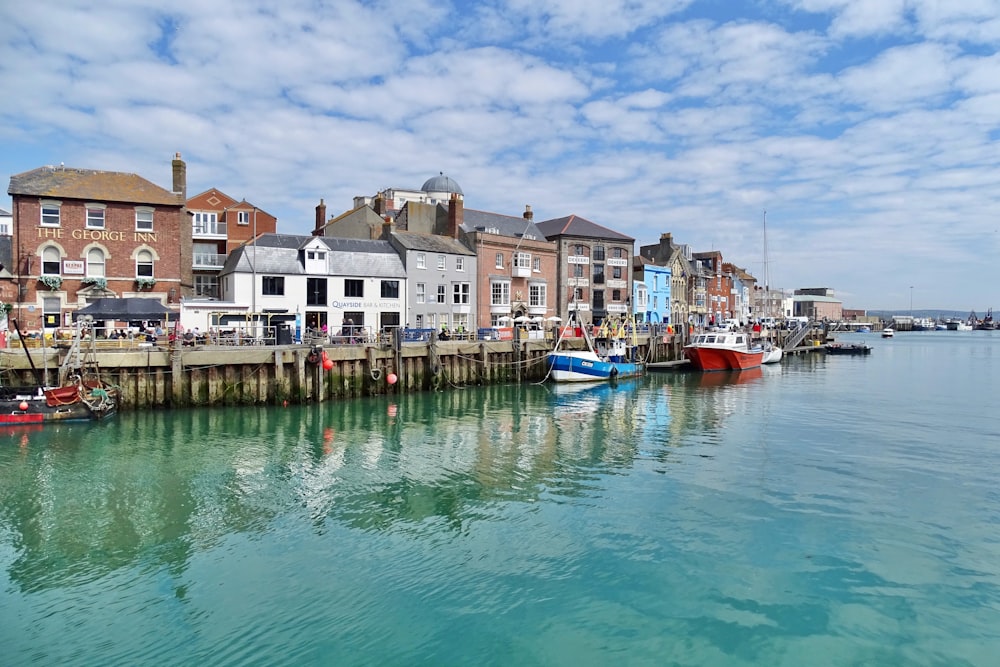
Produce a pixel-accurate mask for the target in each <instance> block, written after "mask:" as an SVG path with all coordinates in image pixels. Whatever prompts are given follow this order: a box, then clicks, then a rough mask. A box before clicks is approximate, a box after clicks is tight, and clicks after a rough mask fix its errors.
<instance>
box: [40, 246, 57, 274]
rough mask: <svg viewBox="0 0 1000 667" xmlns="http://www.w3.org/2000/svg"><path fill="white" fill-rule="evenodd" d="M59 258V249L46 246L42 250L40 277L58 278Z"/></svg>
mask: <svg viewBox="0 0 1000 667" xmlns="http://www.w3.org/2000/svg"><path fill="white" fill-rule="evenodd" d="M61 264H62V261H61V258H60V256H59V248H56V247H53V246H48V247H47V248H45V249H44V250H42V275H43V276H58V275H59V274H60V273H62V271H61Z"/></svg>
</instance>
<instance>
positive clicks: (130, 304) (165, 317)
mask: <svg viewBox="0 0 1000 667" xmlns="http://www.w3.org/2000/svg"><path fill="white" fill-rule="evenodd" d="M81 315H90V316H92V317H93V318H94V319H95V320H99V321H100V320H118V321H120V322H133V321H137V320H158V321H169V322H176V321H177V320H178V319H179V318H180V313H178V312H177V311H175V310H170V309H169V308H167V307H166V306H164V305H163V304H162V303H160V302H159V301H158V300H157V299H139V298H128V299H94V301H93V303H90V304H88V305H87V306H84V307H83V308H80V309H79V310H77V311H75V312H74V313H73V320H74V321H75V320H77V319H79V318H80V316H81Z"/></svg>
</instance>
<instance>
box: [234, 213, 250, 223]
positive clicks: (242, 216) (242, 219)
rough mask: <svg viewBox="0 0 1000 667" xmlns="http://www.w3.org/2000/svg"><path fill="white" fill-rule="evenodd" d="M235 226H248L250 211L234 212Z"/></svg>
mask: <svg viewBox="0 0 1000 667" xmlns="http://www.w3.org/2000/svg"><path fill="white" fill-rule="evenodd" d="M236 224H237V225H249V224H250V211H237V212H236Z"/></svg>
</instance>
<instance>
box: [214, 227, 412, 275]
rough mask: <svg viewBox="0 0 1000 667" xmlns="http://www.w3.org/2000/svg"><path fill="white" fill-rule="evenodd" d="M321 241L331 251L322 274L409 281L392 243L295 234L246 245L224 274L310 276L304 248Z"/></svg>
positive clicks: (232, 257)
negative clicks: (254, 271) (302, 251)
mask: <svg viewBox="0 0 1000 667" xmlns="http://www.w3.org/2000/svg"><path fill="white" fill-rule="evenodd" d="M316 241H319V243H320V244H321V245H325V246H326V247H327V248H328V249H329V252H328V253H327V255H326V264H327V269H326V273H325V274H322V275H329V276H362V277H373V278H405V277H406V269H405V268H404V267H403V262H402V260H401V259H400V257H399V253H397V252H396V251H395V249H394V248H393V247H392V245H391V244H390V243H389V242H388V241H367V240H362V239H341V238H329V237H325V236H298V235H293V234H261V236H260V237H258V239H257V242H256V243H251V244H246V245H242V246H240V247H239V248H237V249H236V250H234V251H233V252H231V253H229V257H228V258H226V263H225V265H224V266H223V267H222V271H221V272H220V275H227V274H230V273H250V272H252V271H253V270H254V267H256V272H257V273H268V274H274V275H306V271H305V267H304V265H303V257H302V253H301V252H300V251H301V249H302V248H304V247H306V246H308V245H310V244H312V243H314V242H316Z"/></svg>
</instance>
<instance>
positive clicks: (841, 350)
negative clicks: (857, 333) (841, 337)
mask: <svg viewBox="0 0 1000 667" xmlns="http://www.w3.org/2000/svg"><path fill="white" fill-rule="evenodd" d="M823 351H824V352H826V353H827V354H855V355H864V354H871V353H872V346H871V345H868V344H867V343H827V344H826V345H824V346H823Z"/></svg>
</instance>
